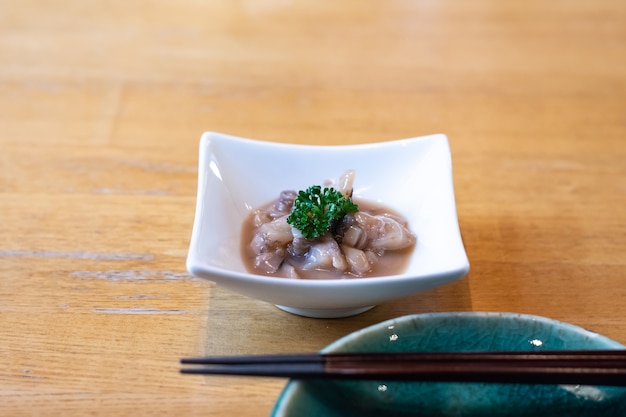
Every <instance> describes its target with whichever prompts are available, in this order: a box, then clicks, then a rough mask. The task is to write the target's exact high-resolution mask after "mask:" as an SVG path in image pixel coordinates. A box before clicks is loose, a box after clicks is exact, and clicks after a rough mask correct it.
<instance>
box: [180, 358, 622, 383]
mask: <svg viewBox="0 0 626 417" xmlns="http://www.w3.org/2000/svg"><path fill="white" fill-rule="evenodd" d="M180 362H181V364H182V365H185V366H184V367H183V368H181V372H182V373H185V374H201V375H240V376H260V377H284V378H293V379H354V380H377V381H429V382H488V383H524V384H579V385H614V386H626V349H625V350H545V351H519V352H517V351H508V352H443V353H439V352H437V353H431V352H424V353H420V352H401V353H327V354H324V353H311V354H306V353H305V354H275V355H244V356H214V357H202V358H185V359H181V361H180Z"/></svg>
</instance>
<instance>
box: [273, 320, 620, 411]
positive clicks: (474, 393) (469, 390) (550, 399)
mask: <svg viewBox="0 0 626 417" xmlns="http://www.w3.org/2000/svg"><path fill="white" fill-rule="evenodd" d="M622 348H625V347H624V346H623V345H621V344H620V343H617V342H615V341H613V340H610V339H608V338H606V337H604V336H601V335H599V334H597V333H593V332H590V331H587V330H585V329H582V328H580V327H577V326H574V325H571V324H567V323H563V322H559V321H556V320H552V319H548V318H544V317H538V316H530V315H523V314H514V313H471V312H468V313H432V314H419V315H410V316H404V317H400V318H397V319H393V320H389V321H385V322H382V323H379V324H376V325H373V326H370V327H367V328H365V329H362V330H359V331H357V332H354V333H352V334H349V335H347V336H345V337H343V338H341V339H339V340H338V341H336V342H334V343H333V344H331V345H330V346H328V347H326V348H325V349H323V352H357V351H358V352H366V351H385V352H401V351H474V350H542V349H543V350H546V349H622ZM339 416H342V417H351V416H355V417H356V416H358V417H370V416H420V417H425V416H438V417H446V416H454V417H479V416H480V417H483V416H493V417H495V416H533V417H539V416H555V417H556V416H559V417H561V416H567V417H585V416H593V417H597V416H603V417H610V416H616V417H617V416H619V417H622V416H626V388H619V387H599V386H577V385H522V384H483V383H442V382H439V383H423V382H389V381H327V380H326V381H322V380H318V381H314V380H310V381H293V380H292V381H290V382H289V383H288V384H287V386H286V387H285V389H284V390H283V392H282V394H281V395H280V397H279V398H278V401H277V402H276V405H275V407H274V410H273V412H272V417H339Z"/></svg>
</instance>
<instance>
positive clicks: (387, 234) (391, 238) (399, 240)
mask: <svg viewBox="0 0 626 417" xmlns="http://www.w3.org/2000/svg"><path fill="white" fill-rule="evenodd" d="M354 219H355V221H356V222H357V223H358V225H359V226H360V227H361V228H362V229H363V230H364V231H365V233H366V234H367V243H366V245H365V248H364V249H371V250H382V251H385V250H398V249H404V248H407V247H409V246H411V245H413V244H415V241H416V238H415V236H414V235H413V234H412V233H411V231H410V230H409V229H408V227H407V226H406V224H404V223H403V222H401V221H399V220H398V219H397V218H396V217H395V216H391V215H387V214H380V215H371V214H368V213H365V212H358V213H355V214H354Z"/></svg>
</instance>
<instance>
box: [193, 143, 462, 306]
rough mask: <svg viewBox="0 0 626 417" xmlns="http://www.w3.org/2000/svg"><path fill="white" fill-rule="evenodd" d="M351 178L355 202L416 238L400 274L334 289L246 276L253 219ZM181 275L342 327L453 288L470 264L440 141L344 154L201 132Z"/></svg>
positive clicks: (366, 147) (350, 149)
mask: <svg viewBox="0 0 626 417" xmlns="http://www.w3.org/2000/svg"><path fill="white" fill-rule="evenodd" d="M347 169H354V170H355V171H356V179H355V183H354V196H355V197H358V198H362V199H366V200H370V201H373V202H378V203H380V204H384V205H385V206H387V207H390V208H392V209H394V210H396V211H397V212H398V213H399V214H401V215H403V216H404V217H405V218H406V219H407V220H408V222H409V227H410V229H411V230H412V231H413V232H414V233H415V234H416V236H417V244H416V247H415V249H414V251H413V254H412V256H411V259H410V261H409V263H408V266H407V268H406V270H405V272H404V273H402V274H399V275H392V276H385V277H374V278H351V279H339V280H305V279H284V278H274V277H267V276H261V275H254V274H250V273H249V272H247V271H246V269H245V267H244V264H243V261H242V259H241V255H240V246H241V239H240V235H241V226H242V223H243V221H244V219H245V218H246V216H247V215H248V214H249V212H250V211H251V210H253V209H254V208H256V207H258V206H260V205H263V204H265V203H267V202H269V201H271V200H273V199H275V198H276V197H277V196H278V195H279V193H280V192H281V191H282V190H285V189H293V190H302V189H305V188H307V187H309V186H310V185H313V184H321V183H323V182H324V181H325V180H327V179H333V178H337V177H338V176H339V175H341V173H343V172H344V171H345V170H347ZM187 269H188V270H189V272H190V273H191V274H193V275H194V276H197V277H202V278H206V279H208V280H211V281H213V282H216V283H217V284H218V285H223V286H224V287H226V288H229V289H231V290H233V291H235V292H238V293H240V294H243V295H246V296H248V297H252V298H255V299H259V300H264V301H267V302H269V303H273V304H275V305H277V306H278V307H279V308H281V309H283V310H285V311H288V312H291V313H295V314H299V315H303V316H309V317H320V318H330V317H346V316H350V315H354V314H358V313H361V312H364V311H367V310H368V309H370V308H372V307H373V306H375V305H376V304H379V303H382V302H386V301H390V300H394V299H399V298H402V297H406V296H409V295H412V294H416V293H419V292H421V291H425V290H427V289H430V288H433V287H436V286H439V285H442V284H445V283H448V282H451V281H454V280H456V279H459V278H461V277H463V276H464V275H465V274H467V272H468V269H469V262H468V259H467V255H466V253H465V249H464V247H463V242H462V239H461V235H460V232H459V225H458V220H457V215H456V206H455V200H454V189H453V182H452V166H451V158H450V148H449V145H448V140H447V137H446V136H445V135H442V134H437V135H430V136H424V137H418V138H412V139H402V140H395V141H390V142H380V143H372V144H362V145H346V146H310V145H293V144H280V143H273V142H264V141H257V140H251V139H243V138H237V137H233V136H229V135H224V134H220V133H213V132H207V133H204V134H203V135H202V138H201V141H200V155H199V172H198V195H197V203H196V215H195V221H194V226H193V232H192V236H191V244H190V248H189V253H188V257H187Z"/></svg>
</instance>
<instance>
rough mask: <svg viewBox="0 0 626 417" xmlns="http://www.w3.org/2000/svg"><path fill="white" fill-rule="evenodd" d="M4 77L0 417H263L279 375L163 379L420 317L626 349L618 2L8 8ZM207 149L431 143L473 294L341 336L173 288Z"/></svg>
mask: <svg viewBox="0 0 626 417" xmlns="http://www.w3.org/2000/svg"><path fill="white" fill-rule="evenodd" d="M0 62H1V63H2V65H0V146H1V152H0V216H1V217H0V218H1V220H2V221H1V222H0V329H1V330H0V358H1V359H0V363H1V364H2V367H1V368H2V370H1V371H0V402H1V404H2V405H1V406H0V415H3V416H21V415H63V416H83V415H99V416H100V415H101V416H121V415H133V416H137V417H139V416H154V415H167V416H194V415H198V416H232V415H236V416H242V417H245V416H266V415H268V414H269V413H270V410H271V408H272V406H273V404H274V401H275V400H276V398H277V396H278V395H279V393H280V391H281V389H282V387H283V386H284V384H285V381H284V380H275V379H254V380H252V379H246V378H202V377H194V376H182V375H179V374H178V367H179V366H178V359H179V358H181V357H183V356H191V355H202V354H216V353H233V354H236V353H262V352H290V351H311V350H317V349H320V348H322V347H323V346H325V345H326V344H327V343H329V342H331V341H333V340H335V339H337V338H339V337H341V336H343V335H345V334H347V333H349V332H352V331H354V330H356V329H359V328H362V327H365V326H368V325H371V324H374V323H377V322H380V321H382V320H385V319H389V318H393V317H397V316H401V315H405V314H413V313H423V312H432V311H512V312H519V313H529V314H537V315H542V316H547V317H551V318H554V319H558V320H563V321H567V322H570V323H573V324H576V325H579V326H583V327H585V328H588V329H590V330H594V331H597V332H599V333H602V334H604V335H606V336H608V337H610V338H613V339H615V340H617V341H620V342H622V343H626V302H625V297H626V252H625V251H626V209H625V207H626V162H625V161H626V3H625V2H624V1H623V0H557V1H550V2H546V1H540V0H530V1H522V2H513V1H510V2H503V1H500V0H475V1H471V2H462V1H447V0H440V1H385V2H366V1H350V0H349V1H343V2H335V1H318V2H314V1H309V2H289V1H284V0H283V1H279V0H275V1H237V2H235V1H229V0H223V1H209V0H207V1H194V0H180V1H165V0H161V1H152V2H145V3H137V2H128V1H122V0H113V1H106V2H104V1H101V2H98V1H91V2H87V1H83V0H61V1H58V2H47V1H44V0H24V1H9V0H1V1H0ZM206 130H213V131H218V132H223V133H229V134H233V135H238V136H244V137H252V138H260V139H264V140H267V141H276V142H291V143H306V144H353V143H365V142H375V141H386V140H392V139H399V138H406V137H413V136H420V135H426V134H430V133H438V132H442V133H446V134H447V135H448V136H449V139H450V145H451V148H452V153H453V165H454V178H455V189H456V197H457V207H458V216H459V222H460V226H461V230H462V234H463V238H464V242H465V245H466V249H467V252H468V256H469V258H470V263H471V271H470V273H469V275H468V276H466V277H465V278H463V279H461V280H459V281H456V282H454V283H452V284H448V285H446V286H443V287H439V288H436V289H433V290H431V291H428V292H426V293H423V294H420V295H418V296H414V297H409V298H406V299H403V300H400V301H398V302H395V303H386V304H383V305H380V306H378V307H377V308H375V309H373V310H371V311H369V312H367V313H364V314H361V315H358V316H355V317H351V318H346V319H335V320H322V319H307V318H302V317H298V316H293V315H290V314H288V313H285V312H282V311H280V310H278V309H276V308H275V307H273V306H271V305H268V304H266V303H263V302H258V301H255V300H251V299H248V298H245V297H243V296H240V295H238V294H235V293H232V292H229V291H227V290H225V289H223V288H220V287H217V286H216V285H214V284H212V283H211V282H208V281H205V280H201V279H198V278H194V277H192V276H190V275H189V274H188V273H187V272H186V271H185V264H184V261H185V256H186V251H187V247H188V244H189V238H190V233H191V226H192V222H193V215H194V204H195V192H196V184H197V151H198V140H199V137H200V134H201V133H202V132H203V131H206Z"/></svg>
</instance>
